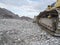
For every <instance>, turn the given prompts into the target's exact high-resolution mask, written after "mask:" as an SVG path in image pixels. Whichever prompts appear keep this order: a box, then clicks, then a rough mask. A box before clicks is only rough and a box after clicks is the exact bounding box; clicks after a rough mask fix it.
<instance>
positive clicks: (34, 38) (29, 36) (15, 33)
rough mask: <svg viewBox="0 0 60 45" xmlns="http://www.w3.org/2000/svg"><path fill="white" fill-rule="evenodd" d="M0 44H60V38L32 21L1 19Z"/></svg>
mask: <svg viewBox="0 0 60 45" xmlns="http://www.w3.org/2000/svg"><path fill="white" fill-rule="evenodd" d="M0 45H60V38H58V37H53V36H51V35H49V34H48V33H47V32H46V31H44V30H42V29H41V28H40V27H39V26H38V25H37V24H35V23H32V22H28V21H25V20H17V19H0Z"/></svg>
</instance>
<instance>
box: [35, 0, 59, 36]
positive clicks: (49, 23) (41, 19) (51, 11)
mask: <svg viewBox="0 0 60 45" xmlns="http://www.w3.org/2000/svg"><path fill="white" fill-rule="evenodd" d="M34 22H35V23H37V24H38V25H39V26H42V27H43V28H45V29H46V31H47V32H49V34H51V35H53V36H60V0H57V1H56V2H55V3H53V4H52V5H48V7H47V9H46V10H44V11H43V12H40V13H39V15H37V16H35V17H34Z"/></svg>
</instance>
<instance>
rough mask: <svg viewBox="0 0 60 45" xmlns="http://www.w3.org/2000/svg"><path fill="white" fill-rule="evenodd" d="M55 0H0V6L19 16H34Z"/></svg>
mask: <svg viewBox="0 0 60 45" xmlns="http://www.w3.org/2000/svg"><path fill="white" fill-rule="evenodd" d="M55 1H56V0H0V7H1V8H6V9H8V10H10V11H12V12H13V13H15V14H18V15H19V16H28V17H34V16H35V15H38V14H39V13H40V12H41V11H43V10H44V9H46V7H47V5H49V4H52V3H53V2H55Z"/></svg>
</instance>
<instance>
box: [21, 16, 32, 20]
mask: <svg viewBox="0 0 60 45" xmlns="http://www.w3.org/2000/svg"><path fill="white" fill-rule="evenodd" d="M20 19H21V20H26V21H33V19H32V18H30V17H26V16H22V17H20Z"/></svg>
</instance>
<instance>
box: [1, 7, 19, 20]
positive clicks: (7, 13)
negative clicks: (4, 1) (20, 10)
mask: <svg viewBox="0 0 60 45" xmlns="http://www.w3.org/2000/svg"><path fill="white" fill-rule="evenodd" d="M2 18H15V19H17V18H19V16H18V15H16V14H14V13H13V12H11V11H9V10H7V9H5V8H0V19H2Z"/></svg>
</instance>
